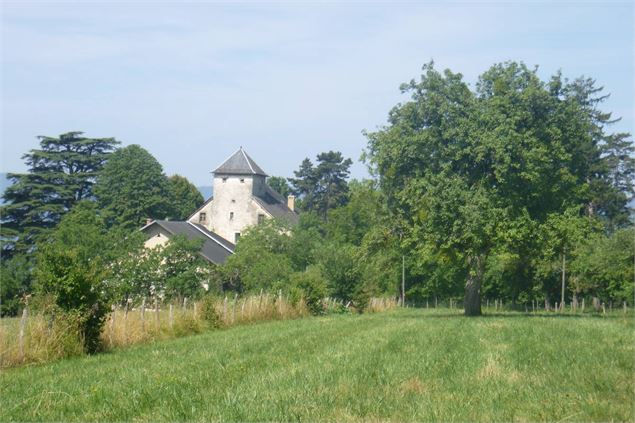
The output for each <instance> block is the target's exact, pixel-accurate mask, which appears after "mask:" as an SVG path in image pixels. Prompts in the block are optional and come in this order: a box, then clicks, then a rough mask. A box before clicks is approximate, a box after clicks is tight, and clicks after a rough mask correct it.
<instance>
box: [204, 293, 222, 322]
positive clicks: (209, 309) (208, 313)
mask: <svg viewBox="0 0 635 423" xmlns="http://www.w3.org/2000/svg"><path fill="white" fill-rule="evenodd" d="M216 302H217V299H216V298H215V297H214V296H213V295H205V296H204V297H203V300H202V301H201V318H202V319H203V320H204V321H205V322H207V325H208V326H209V327H211V328H220V327H221V326H223V319H222V317H221V315H220V313H219V312H218V310H217V309H216Z"/></svg>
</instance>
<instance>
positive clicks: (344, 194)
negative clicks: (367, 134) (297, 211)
mask: <svg viewBox="0 0 635 423" xmlns="http://www.w3.org/2000/svg"><path fill="white" fill-rule="evenodd" d="M352 163H353V162H352V161H351V159H344V157H342V153H340V152H335V151H329V152H325V153H320V154H318V155H317V165H316V166H314V165H313V163H312V162H311V160H309V159H308V158H306V159H304V160H303V161H302V163H301V164H300V168H299V169H298V170H297V171H295V172H294V174H295V178H289V182H290V183H291V186H292V192H293V194H295V195H296V196H298V197H299V199H300V200H301V201H300V203H299V205H300V207H301V209H302V210H304V211H313V212H315V213H317V214H318V215H319V216H322V217H325V216H326V213H327V211H328V210H330V209H333V208H336V207H339V206H341V205H344V204H345V203H346V201H347V200H348V185H347V183H346V179H347V178H348V175H349V173H350V171H349V167H350V166H351V164H352Z"/></svg>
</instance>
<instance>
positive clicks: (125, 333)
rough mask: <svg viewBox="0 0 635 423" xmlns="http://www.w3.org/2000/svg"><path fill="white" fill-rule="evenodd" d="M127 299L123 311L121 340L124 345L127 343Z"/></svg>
mask: <svg viewBox="0 0 635 423" xmlns="http://www.w3.org/2000/svg"><path fill="white" fill-rule="evenodd" d="M128 304H129V302H128V299H126V309H125V310H124V312H123V338H124V339H123V341H124V345H125V344H127V343H128Z"/></svg>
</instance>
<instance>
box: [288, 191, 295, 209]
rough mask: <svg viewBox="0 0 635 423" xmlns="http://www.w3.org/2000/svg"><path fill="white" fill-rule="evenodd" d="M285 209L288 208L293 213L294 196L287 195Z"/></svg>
mask: <svg viewBox="0 0 635 423" xmlns="http://www.w3.org/2000/svg"><path fill="white" fill-rule="evenodd" d="M287 207H289V208H290V209H291V211H295V195H289V196H288V197H287Z"/></svg>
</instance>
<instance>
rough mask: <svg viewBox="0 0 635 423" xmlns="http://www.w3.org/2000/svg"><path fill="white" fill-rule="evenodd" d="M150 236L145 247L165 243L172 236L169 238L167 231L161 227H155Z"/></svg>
mask: <svg viewBox="0 0 635 423" xmlns="http://www.w3.org/2000/svg"><path fill="white" fill-rule="evenodd" d="M155 227H156V225H155ZM148 236H149V238H148V239H147V240H146V242H145V243H144V244H143V245H144V246H145V248H154V247H156V246H158V245H164V244H165V243H166V242H168V241H169V240H170V238H168V236H167V233H166V232H165V231H164V230H163V229H161V228H157V229H155V228H153V229H152V230H151V231H150V232H149V233H148Z"/></svg>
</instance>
